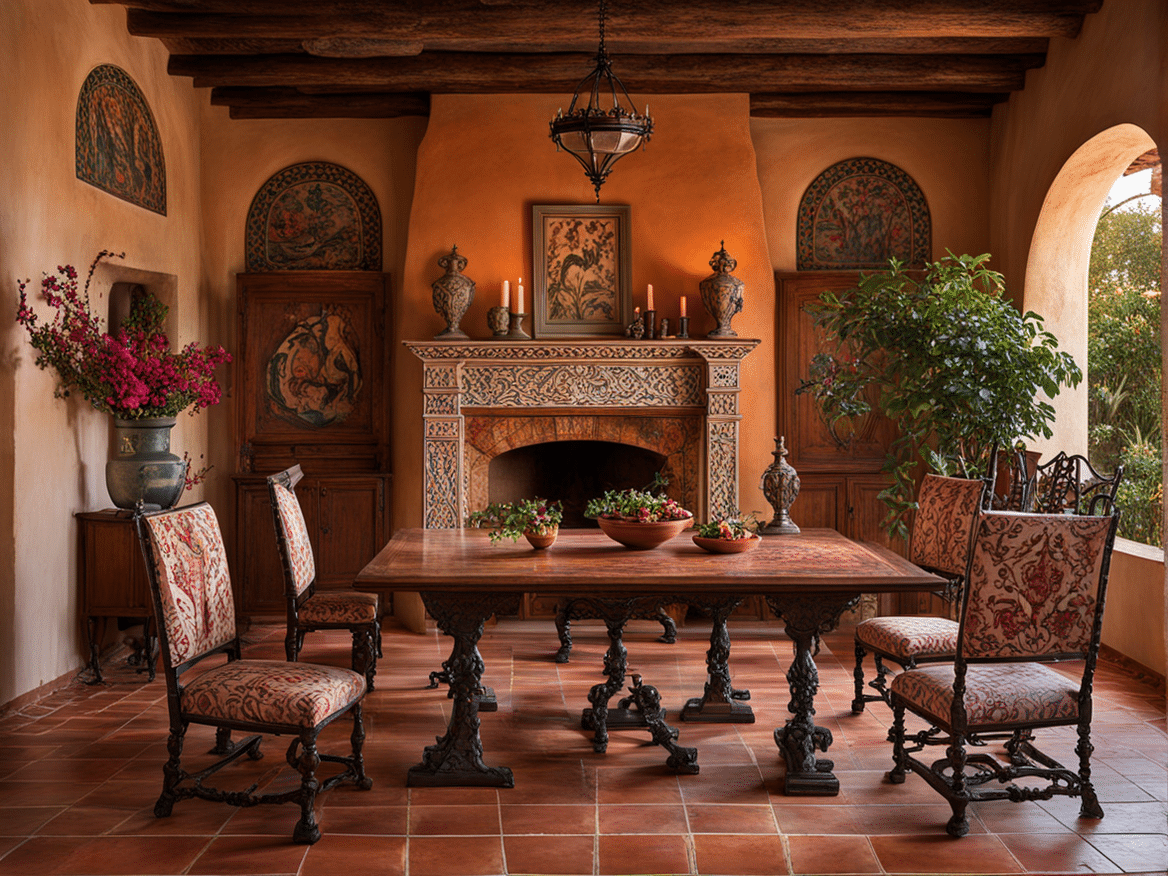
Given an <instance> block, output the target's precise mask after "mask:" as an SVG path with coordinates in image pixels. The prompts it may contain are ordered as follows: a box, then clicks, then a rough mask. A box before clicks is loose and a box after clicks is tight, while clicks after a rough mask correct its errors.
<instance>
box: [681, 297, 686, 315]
mask: <svg viewBox="0 0 1168 876" xmlns="http://www.w3.org/2000/svg"><path fill="white" fill-rule="evenodd" d="M681 315H682V316H686V315H687V314H686V312H685V296H684V295H682V296H681Z"/></svg>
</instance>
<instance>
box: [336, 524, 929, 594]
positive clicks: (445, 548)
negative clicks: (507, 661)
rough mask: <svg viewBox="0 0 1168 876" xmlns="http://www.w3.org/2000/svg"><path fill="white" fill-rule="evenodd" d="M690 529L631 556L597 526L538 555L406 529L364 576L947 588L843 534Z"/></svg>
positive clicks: (447, 583) (683, 588)
mask: <svg viewBox="0 0 1168 876" xmlns="http://www.w3.org/2000/svg"><path fill="white" fill-rule="evenodd" d="M690 536H691V533H690V532H683V533H682V534H681V535H678V536H676V537H675V538H673V539H671V540H670V541H668V542H666V543H665V544H663V545H661V546H660V547H657V548H654V549H652V550H644V551H642V550H630V549H629V548H626V547H623V546H622V545H619V544H617V543H616V542H615V541H612V540H611V539H609V538H608V537H607V536H606V535H604V534H603V533H602V532H600V531H599V530H595V529H567V530H560V534H559V537H558V538H557V539H556V543H555V544H554V545H552V546H551V547H550V548H547V549H546V550H534V549H533V548H532V547H531V546H530V545H529V544H528V543H527V542H526V541H525V540H523V539H520V540H519V541H518V542H515V543H512V542H510V541H507V540H504V541H502V542H498V543H492V542H491V541H490V540H489V539H488V533H487V532H486V531H485V530H481V529H399V530H398V531H397V532H396V533H394V536H393V538H392V539H391V540H390V542H389V543H388V544H387V545H386V546H385V547H384V548H383V549H382V550H381V552H380V553H378V555H377V556H376V557H374V558H373V560H372V561H370V563H369V564H368V565H367V566H366V567H365V568H364V569H362V570H361V572H360V574H358V575H357V579H356V582H355V584H354V586H355V587H356V588H357V589H360V590H377V591H387V592H392V591H406V590H408V591H425V590H442V591H445V592H452V591H453V592H459V591H462V592H484V591H487V592H517V593H523V592H530V591H532V590H533V589H536V587H538V589H539V591H540V592H541V593H549V594H557V593H559V594H568V595H571V594H580V593H583V592H587V593H588V594H589V595H591V596H605V595H613V596H624V595H627V594H628V592H629V590H630V588H636V590H637V591H639V592H641V593H649V594H653V593H669V592H690V593H694V592H699V591H700V592H703V593H709V594H711V595H715V594H726V595H743V596H747V595H759V594H761V595H766V594H780V593H812V592H822V593H831V592H855V593H861V592H864V593H892V592H900V591H914V590H915V591H919V590H931V589H936V588H938V587H940V586H942V585H943V584H944V582H943V581H942V579H940V578H938V577H936V576H935V575H931V574H929V573H927V572H925V571H924V570H922V569H921V568H919V567H918V566H915V565H913V564H912V563H910V562H909V561H908V560H906V559H905V558H904V557H901V556H899V555H897V554H895V553H893V552H892V551H891V550H888V549H887V548H884V547H882V546H880V545H876V544H871V543H868V542H856V541H852V540H851V539H849V538H846V537H845V536H843V535H841V534H840V533H838V532H836V531H835V530H834V529H805V530H803V531H802V532H800V533H799V534H798V535H775V536H766V537H764V538H763V539H762V542H761V543H760V544H759V545H758V546H757V547H755V548H753V549H752V550H748V551H745V552H743V553H738V554H711V553H708V552H706V551H704V550H702V549H701V548H699V547H698V546H697V545H696V544H694V543H693V540H692V539H691V537H690Z"/></svg>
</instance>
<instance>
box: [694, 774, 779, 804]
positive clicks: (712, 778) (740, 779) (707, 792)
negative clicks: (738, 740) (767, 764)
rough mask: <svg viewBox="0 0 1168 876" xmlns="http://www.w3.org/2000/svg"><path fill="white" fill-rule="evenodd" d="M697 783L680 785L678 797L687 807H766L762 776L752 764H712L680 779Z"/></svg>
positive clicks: (766, 794) (766, 801)
mask: <svg viewBox="0 0 1168 876" xmlns="http://www.w3.org/2000/svg"><path fill="white" fill-rule="evenodd" d="M683 778H685V779H699V780H700V781H683V782H681V783H680V784H681V793H682V796H683V797H684V798H685V802H686V804H687V805H688V804H690V803H756V804H767V803H770V797H769V795H768V793H767V788H766V783H765V782H764V780H763V776H762V773H760V772H759V768H758V767H757V766H755V765H754V764H750V765H743V764H731V765H722V764H714V765H712V766H709V767H703V768H702V771H701V773H700V774H699V775H696V776H684V777H683Z"/></svg>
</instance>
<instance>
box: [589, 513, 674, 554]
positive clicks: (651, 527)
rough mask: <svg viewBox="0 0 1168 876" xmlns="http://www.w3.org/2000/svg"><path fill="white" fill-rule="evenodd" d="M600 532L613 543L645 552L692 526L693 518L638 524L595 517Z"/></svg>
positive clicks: (630, 521) (632, 521)
mask: <svg viewBox="0 0 1168 876" xmlns="http://www.w3.org/2000/svg"><path fill="white" fill-rule="evenodd" d="M596 522H597V523H598V524H600V528H601V530H603V532H604V534H605V535H607V536H608V537H609V538H611V539H612V540H613V541H615V542H619V543H620V544H623V545H624V546H625V547H628V548H632V549H633V550H638V551H647V550H651V549H652V548H655V547H658V546H659V545H663V544H665V542H667V541H669V539H671V538H673V537H674V536H675V535H677V534H678V533H679V532H681V531H682V530H683V529H687V528H689V526H691V525H692V524H693V517H692V516H691V517H682V518H681V519H680V520H658V521H656V522H655V523H640V522H638V521H636V520H620V519H618V518H615V517H597V518H596Z"/></svg>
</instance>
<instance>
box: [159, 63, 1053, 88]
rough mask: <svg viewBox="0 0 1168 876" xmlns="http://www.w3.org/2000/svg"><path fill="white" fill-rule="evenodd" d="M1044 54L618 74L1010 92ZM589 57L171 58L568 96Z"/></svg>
mask: <svg viewBox="0 0 1168 876" xmlns="http://www.w3.org/2000/svg"><path fill="white" fill-rule="evenodd" d="M1044 59H1045V56H1044V55H1041V54H1035V55H721V54H715V55H638V56H628V57H625V58H622V59H621V63H620V64H619V66H618V67H617V72H618V74H619V75H620V77H621V79H622V80H623V81H624V83H625V85H626V87H627V88H628V89H629V91H630V92H633V93H636V94H671V93H674V94H686V93H716V92H751V93H761V92H789V91H850V90H860V91H905V90H911V91H977V92H982V91H993V92H999V91H1016V90H1018V89H1020V88H1022V86H1023V85H1024V83H1025V75H1026V70H1028V69H1031V68H1034V67H1039V66H1041V65H1042V64H1043V62H1044ZM591 66H592V59H591V58H590V57H589V56H587V55H515V54H511V55H489V54H459V53H432V54H431V53H425V54H422V55H419V56H417V57H412V58H366V59H358V60H354V59H339V58H315V57H307V56H303V55H263V56H235V55H193V56H192V55H172V56H171V57H170V63H169V67H168V70H169V72H170V73H171V75H175V76H190V77H193V79H194V84H195V86H196V87H207V86H211V87H215V86H228V85H235V86H286V85H296V86H301V85H311V86H328V87H330V88H331V89H332V90H334V91H362V90H371V89H377V90H383V91H429V92H431V93H468V94H476V93H477V94H484V93H492V92H504V93H506V92H537V93H556V92H566V93H571V92H572V91H574V90H575V88H576V86H577V84H578V83H579V81H580V79H581V78H582V76H583V75H584V74H585V73H587V72H588V70H589V69H590V68H591Z"/></svg>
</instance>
